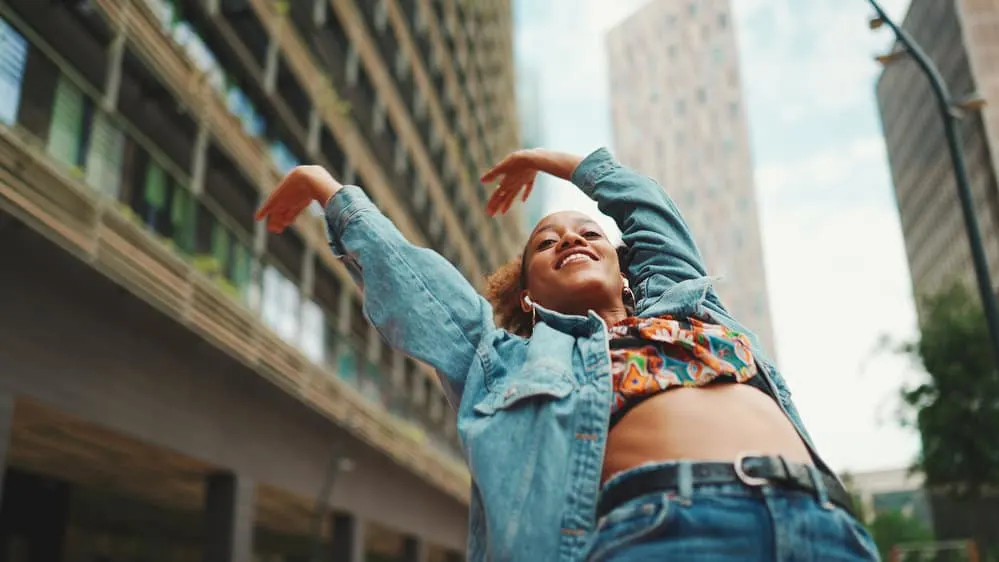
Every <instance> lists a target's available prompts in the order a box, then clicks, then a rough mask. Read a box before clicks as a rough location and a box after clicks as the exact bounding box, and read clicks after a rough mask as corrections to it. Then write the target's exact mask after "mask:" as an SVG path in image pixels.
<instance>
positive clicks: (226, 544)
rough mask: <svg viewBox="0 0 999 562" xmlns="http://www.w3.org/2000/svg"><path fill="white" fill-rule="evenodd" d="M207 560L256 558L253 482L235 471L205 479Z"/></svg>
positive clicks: (229, 561)
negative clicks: (254, 550)
mask: <svg viewBox="0 0 999 562" xmlns="http://www.w3.org/2000/svg"><path fill="white" fill-rule="evenodd" d="M205 487H206V490H205V562H244V561H246V560H251V559H252V558H253V496H254V485H253V482H252V481H250V480H249V479H247V478H245V477H240V476H237V475H235V474H233V473H231V472H217V473H215V474H210V475H208V477H207V478H206V479H205Z"/></svg>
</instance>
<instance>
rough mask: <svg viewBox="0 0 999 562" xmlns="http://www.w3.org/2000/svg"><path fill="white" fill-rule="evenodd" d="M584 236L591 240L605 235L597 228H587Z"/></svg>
mask: <svg viewBox="0 0 999 562" xmlns="http://www.w3.org/2000/svg"><path fill="white" fill-rule="evenodd" d="M583 238H586V239H589V240H595V239H597V238H603V235H601V234H600V233H599V232H597V231H595V230H587V231H586V232H584V233H583Z"/></svg>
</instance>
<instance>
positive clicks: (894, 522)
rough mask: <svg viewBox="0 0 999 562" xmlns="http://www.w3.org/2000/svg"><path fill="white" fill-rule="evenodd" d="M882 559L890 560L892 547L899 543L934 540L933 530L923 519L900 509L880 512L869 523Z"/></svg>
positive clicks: (869, 528)
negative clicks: (910, 515)
mask: <svg viewBox="0 0 999 562" xmlns="http://www.w3.org/2000/svg"><path fill="white" fill-rule="evenodd" d="M868 530H870V532H871V536H872V537H874V542H875V543H877V545H878V552H880V553H881V559H882V560H889V557H888V554H889V552H890V551H891V547H893V546H895V545H897V544H905V543H914V542H929V541H932V540H933V532H932V531H930V530H929V529H927V528H926V525H924V524H923V523H922V522H921V521H919V520H917V519H914V518H912V517H909V516H907V515H905V514H903V513H901V512H899V511H886V512H884V513H879V514H878V516H877V517H875V518H874V520H873V521H871V524H870V525H868Z"/></svg>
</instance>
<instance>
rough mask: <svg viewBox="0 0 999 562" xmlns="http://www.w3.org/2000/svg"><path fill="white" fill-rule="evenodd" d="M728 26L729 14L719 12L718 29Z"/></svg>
mask: <svg viewBox="0 0 999 562" xmlns="http://www.w3.org/2000/svg"><path fill="white" fill-rule="evenodd" d="M727 27H728V14H724V13H722V14H718V29H725V28H727Z"/></svg>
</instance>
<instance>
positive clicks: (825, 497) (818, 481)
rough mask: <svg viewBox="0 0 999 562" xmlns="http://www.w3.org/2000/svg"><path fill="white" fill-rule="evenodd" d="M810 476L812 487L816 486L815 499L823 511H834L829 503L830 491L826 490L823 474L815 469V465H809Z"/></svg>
mask: <svg viewBox="0 0 999 562" xmlns="http://www.w3.org/2000/svg"><path fill="white" fill-rule="evenodd" d="M806 468H808V476H809V477H810V478H811V480H812V485H813V486H815V499H816V500H817V501H818V502H819V504H821V505H822V508H823V509H832V508H833V504H832V502H830V501H829V490H827V489H826V483H825V482H823V481H822V473H820V472H819V469H817V468H815V465H811V464H810V465H807V466H806Z"/></svg>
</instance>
